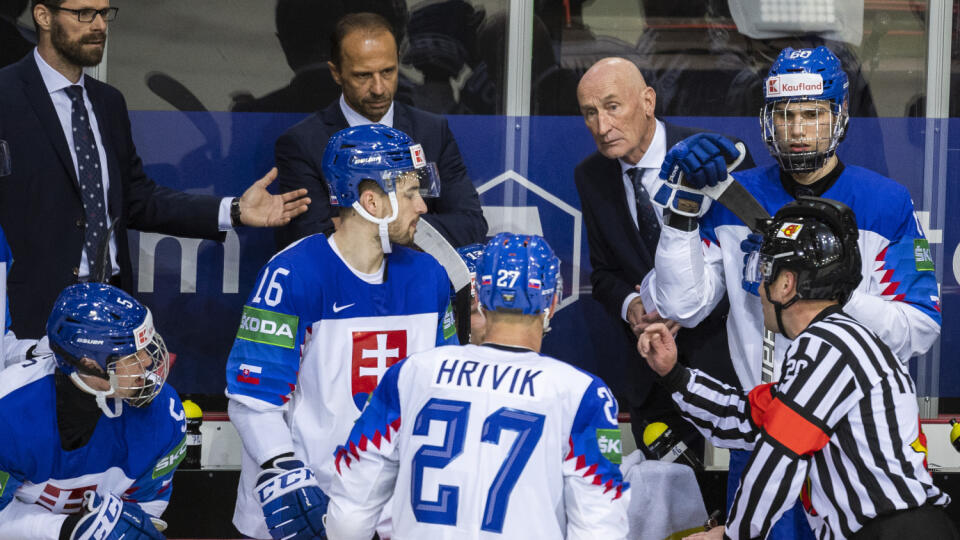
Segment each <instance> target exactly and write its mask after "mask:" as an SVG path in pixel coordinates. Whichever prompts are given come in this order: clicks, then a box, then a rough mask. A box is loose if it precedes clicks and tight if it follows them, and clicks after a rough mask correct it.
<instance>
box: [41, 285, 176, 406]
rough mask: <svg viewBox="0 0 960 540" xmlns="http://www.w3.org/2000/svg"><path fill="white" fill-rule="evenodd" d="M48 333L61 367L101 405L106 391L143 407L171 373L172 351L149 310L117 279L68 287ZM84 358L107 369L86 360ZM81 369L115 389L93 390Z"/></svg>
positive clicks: (54, 313) (110, 394) (48, 321)
mask: <svg viewBox="0 0 960 540" xmlns="http://www.w3.org/2000/svg"><path fill="white" fill-rule="evenodd" d="M47 337H48V339H49V340H50V349H51V350H53V353H54V357H55V358H56V362H57V366H58V367H59V368H60V370H61V371H63V372H64V373H65V374H66V375H68V376H70V378H71V379H73V380H74V382H75V383H77V385H78V386H79V387H80V388H81V389H83V390H84V391H86V392H88V393H91V394H94V395H96V396H97V398H98V403H100V404H101V408H102V409H103V408H104V407H105V405H104V398H106V397H115V398H119V399H123V400H124V401H126V402H127V403H130V404H131V405H133V406H135V407H142V406H144V405H146V404H148V403H150V401H151V400H153V398H154V397H155V396H156V395H157V394H159V393H160V390H161V389H162V388H163V384H164V382H165V381H166V379H167V374H168V372H169V367H170V364H169V355H168V354H167V347H166V345H165V344H164V342H163V338H161V337H160V334H158V333H157V332H156V329H155V328H154V326H153V316H152V315H151V313H150V310H149V309H148V308H147V307H146V306H144V305H142V304H141V303H140V302H138V301H137V300H136V299H135V298H133V297H132V296H130V295H129V294H127V293H126V292H124V291H122V290H120V289H118V288H116V287H113V286H112V285H107V284H105V283H78V284H76V285H71V286H69V287H67V288H66V289H64V290H63V292H61V293H60V296H59V298H57V301H56V303H54V306H53V311H52V312H51V313H50V318H49V319H48V320H47ZM84 358H89V359H91V360H93V361H95V362H96V363H97V365H98V366H99V367H100V369H101V370H102V371H100V370H96V369H92V368H89V367H86V366H84V363H83V362H82V359H84ZM81 374H82V375H90V376H96V377H100V378H102V379H105V380H107V381H109V382H110V386H111V389H110V390H108V391H97V390H94V389H92V388H90V386H89V385H87V384H86V383H84V382H83V381H82V379H80V378H79V376H78V375H81ZM105 412H107V410H105ZM108 414H110V413H109V412H108ZM116 414H119V410H118V411H116ZM111 416H112V415H111Z"/></svg>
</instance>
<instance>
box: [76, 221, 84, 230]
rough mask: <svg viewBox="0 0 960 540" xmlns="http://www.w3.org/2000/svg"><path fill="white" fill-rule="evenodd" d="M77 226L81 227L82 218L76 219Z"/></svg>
mask: <svg viewBox="0 0 960 540" xmlns="http://www.w3.org/2000/svg"><path fill="white" fill-rule="evenodd" d="M77 228H78V229H82V228H83V220H82V219H78V220H77Z"/></svg>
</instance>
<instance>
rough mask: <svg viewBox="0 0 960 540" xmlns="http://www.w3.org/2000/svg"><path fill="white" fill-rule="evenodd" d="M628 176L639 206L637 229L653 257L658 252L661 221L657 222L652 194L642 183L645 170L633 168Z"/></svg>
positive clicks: (628, 172)
mask: <svg viewBox="0 0 960 540" xmlns="http://www.w3.org/2000/svg"><path fill="white" fill-rule="evenodd" d="M627 176H628V177H629V178H630V181H631V182H633V196H634V199H635V200H634V202H635V203H636V205H637V229H638V230H639V231H640V238H642V239H643V242H644V243H645V244H646V245H647V249H649V250H650V254H651V255H652V254H654V253H656V252H657V241H658V240H660V221H658V220H657V214H656V211H655V210H654V208H653V203H651V202H650V194H648V193H647V190H646V189H645V188H644V187H643V182H641V180H642V179H643V169H641V168H639V167H631V168H629V169H627Z"/></svg>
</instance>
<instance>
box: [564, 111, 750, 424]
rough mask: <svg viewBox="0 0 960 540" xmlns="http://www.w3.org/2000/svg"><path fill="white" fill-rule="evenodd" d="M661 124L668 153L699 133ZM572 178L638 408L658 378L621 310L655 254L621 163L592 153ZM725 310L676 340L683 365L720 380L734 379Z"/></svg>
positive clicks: (598, 293)
mask: <svg viewBox="0 0 960 540" xmlns="http://www.w3.org/2000/svg"><path fill="white" fill-rule="evenodd" d="M665 126H666V132H667V133H666V135H667V149H669V148H670V147H672V146H673V145H674V144H676V143H677V142H679V141H681V140H683V139H685V138H686V137H689V136H690V135H693V134H695V133H698V132H699V131H702V130H695V129H691V128H685V127H680V126H674V125H671V124H667V123H665ZM753 166H754V165H753V160H752V159H751V158H750V155H749V154H748V155H747V156H746V157H745V158H744V160H743V163H741V165H740V168H741V169H747V168H752V167H753ZM574 180H575V182H576V186H577V192H578V193H579V195H580V205H581V209H582V211H583V222H584V225H585V226H586V228H587V242H588V245H589V246H590V264H591V266H593V272H592V273H591V274H590V281H591V283H592V284H593V297H594V298H595V299H596V300H597V301H598V302H600V303H601V304H603V306H604V307H605V308H606V311H607V312H608V313H610V314H611V315H612V316H613V317H614V318H616V320H617V321H620V325H621V326H622V327H623V328H624V330H625V333H626V335H627V338H628V339H629V340H630V341H631V342H632V343H633V345H634V346H631V348H630V350H631V351H632V353H631V356H632V357H633V361H631V362H630V364H631V365H629V366H627V371H628V374H629V379H630V381H631V382H630V384H628V388H626V392H627V397H628V399H629V400H630V401H631V404H632V405H633V406H635V407H638V406H640V405H641V404H642V403H643V402H644V401H645V400H646V397H647V395H648V394H649V392H650V388H651V386H652V384H653V382H654V381H655V380H656V376H655V374H654V373H653V371H652V370H651V369H650V367H649V366H648V365H647V363H646V361H644V360H643V359H642V358H640V356H639V354H638V353H637V352H636V347H635V344H636V337H634V335H633V332H632V331H631V330H630V328H629V326H628V325H627V324H626V323H625V322H623V319H622V318H621V317H620V312H621V309H622V307H623V301H624V299H626V297H627V296H628V295H629V294H630V293H632V292H634V285H637V284H639V283H640V282H641V281H642V280H643V277H644V276H646V275H647V272H649V271H650V270H652V269H653V261H654V256H655V253H651V252H650V251H649V250H648V249H647V247H646V245H645V244H644V243H643V241H642V240H641V239H640V234H639V232H638V231H637V227H636V225H634V223H633V218H632V217H631V216H630V210H629V208H628V207H627V195H626V191H625V190H624V187H623V173H622V171H621V170H620V163H619V161H617V160H615V159H608V158H606V157H604V156H603V155H601V154H600V153H599V152H594V153H593V154H591V155H590V156H589V157H588V158H587V159H585V160H583V161H582V162H581V163H580V164H579V165H577V168H576V169H575V171H574ZM728 310H729V306H728V304H727V303H726V300H724V301H723V302H722V303H721V304H720V305H719V306H717V309H715V310H714V312H713V313H712V314H711V315H710V317H708V318H707V319H706V320H704V321H703V322H701V323H700V325H698V326H697V327H696V328H691V329H683V330H681V331H680V334H679V335H678V336H677V346H678V349H679V351H680V354H681V357H682V359H683V360H685V361H686V363H687V365H690V366H693V367H706V368H707V369H706V371H708V372H711V374H719V375H720V377H721V379H724V380H729V379H731V377H729V376H724V375H723V374H720V373H717V369H716V368H718V367H720V368H723V369H722V370H721V371H728V372H729V374H728V375H732V369H731V366H730V361H729V358H730V355H729V351H728V349H727V342H726V333H725V331H724V321H723V320H722V319H723V316H724V315H726V313H727V311H728ZM724 364H725V366H724ZM732 382H733V383H734V384H736V378H732Z"/></svg>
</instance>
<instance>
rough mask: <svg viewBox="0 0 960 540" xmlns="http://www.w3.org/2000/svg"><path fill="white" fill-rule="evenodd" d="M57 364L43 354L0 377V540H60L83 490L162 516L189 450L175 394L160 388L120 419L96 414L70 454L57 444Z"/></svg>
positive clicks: (179, 406) (185, 427)
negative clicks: (94, 422) (90, 428)
mask: <svg viewBox="0 0 960 540" xmlns="http://www.w3.org/2000/svg"><path fill="white" fill-rule="evenodd" d="M55 367H56V362H55V360H54V359H53V357H52V356H48V357H44V358H40V359H31V360H27V361H24V362H23V363H21V364H18V365H13V366H10V367H8V368H7V369H6V370H4V372H3V374H2V376H0V411H3V414H0V433H2V434H3V439H2V440H3V443H2V444H0V540H40V539H43V540H57V538H59V535H60V527H61V525H62V524H63V521H64V519H65V518H66V517H67V514H71V513H76V512H79V511H80V503H81V502H82V500H83V494H84V493H85V492H86V491H88V490H93V491H96V492H98V493H100V494H101V495H106V494H108V493H111V494H114V495H118V496H120V497H121V498H123V499H124V500H126V501H131V502H136V503H138V504H140V506H141V507H142V508H143V509H144V510H145V511H146V512H147V513H148V514H151V515H153V516H158V517H159V516H160V515H161V514H162V513H163V511H164V509H166V507H167V502H168V501H169V500H170V493H171V486H172V482H173V473H174V470H175V469H176V468H177V465H179V463H180V462H181V461H182V460H183V458H184V456H185V455H186V450H187V446H186V430H187V424H186V415H185V414H184V412H183V406H182V405H181V403H180V398H179V397H177V392H176V391H175V390H174V389H173V388H172V387H171V386H170V385H164V387H163V389H162V390H161V391H160V394H158V395H157V397H155V398H154V399H153V401H151V402H150V404H149V405H147V406H146V407H142V408H137V407H131V406H129V405H124V407H123V414H121V415H120V416H119V417H117V418H108V417H106V416H101V417H100V418H99V420H97V426H96V430H95V431H94V432H93V435H92V436H91V438H90V440H89V441H88V442H87V443H86V444H85V445H83V446H82V447H80V448H77V449H75V450H69V451H68V450H64V449H63V448H62V447H61V438H60V430H59V427H58V421H57V409H56V403H57V391H56V384H55V381H54V377H55V375H54V369H55ZM91 399H93V398H92V396H91Z"/></svg>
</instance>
